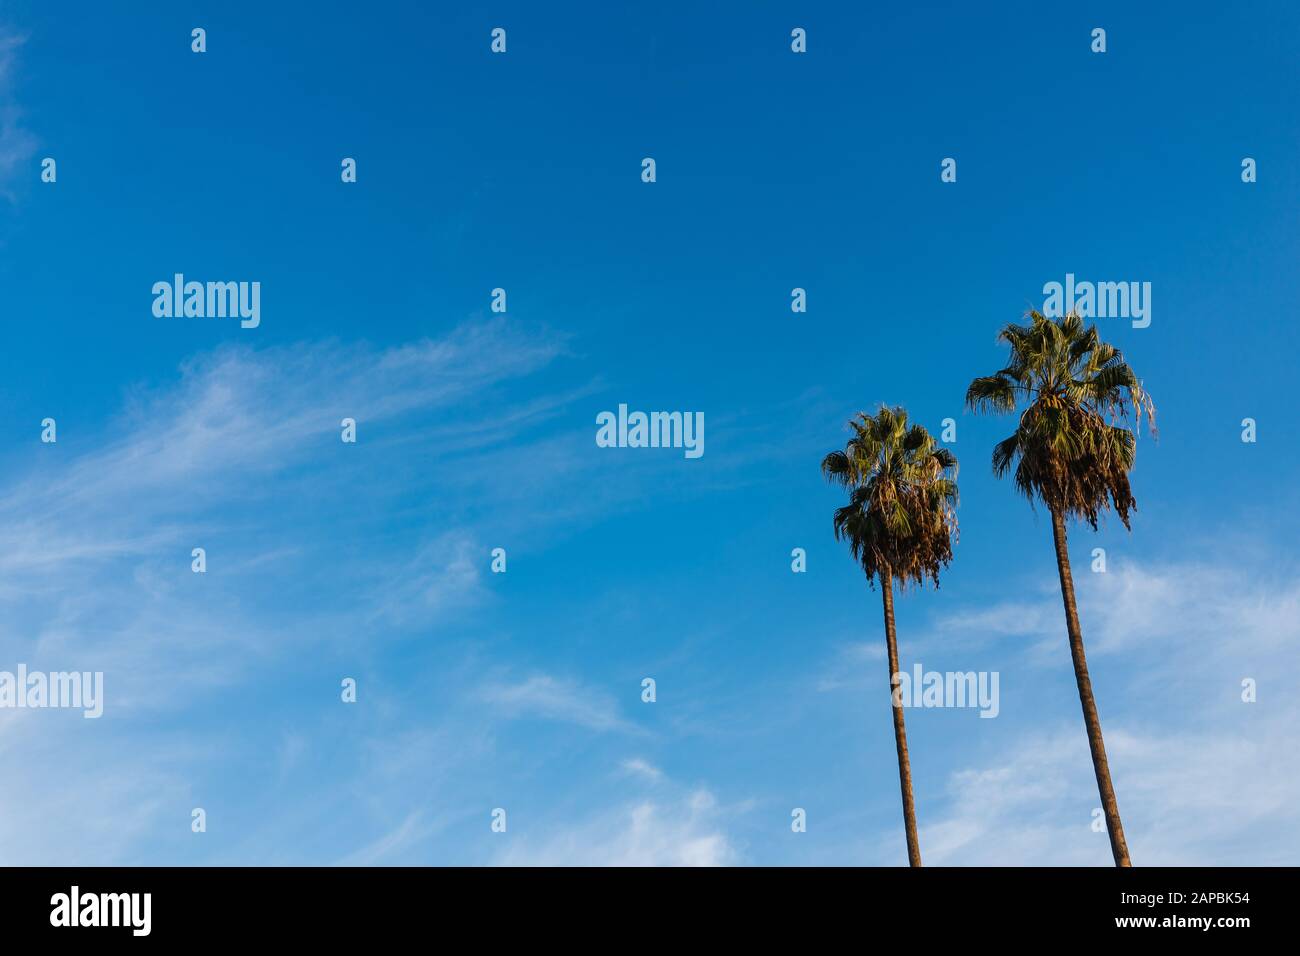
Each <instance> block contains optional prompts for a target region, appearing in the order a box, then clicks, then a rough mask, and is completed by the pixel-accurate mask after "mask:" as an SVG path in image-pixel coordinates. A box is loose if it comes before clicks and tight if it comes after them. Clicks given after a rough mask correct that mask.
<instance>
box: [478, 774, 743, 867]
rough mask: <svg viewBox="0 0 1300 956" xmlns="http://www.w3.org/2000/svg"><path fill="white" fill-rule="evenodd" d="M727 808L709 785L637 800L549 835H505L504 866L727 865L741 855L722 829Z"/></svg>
mask: <svg viewBox="0 0 1300 956" xmlns="http://www.w3.org/2000/svg"><path fill="white" fill-rule="evenodd" d="M726 816H727V810H726V809H725V808H722V807H720V806H719V805H718V802H717V800H716V798H715V797H714V796H713V794H712V793H711V792H710V791H709V790H707V789H694V790H690V791H689V792H685V793H683V794H681V795H680V796H678V797H675V798H672V799H663V800H635V801H632V802H630V803H626V804H623V805H621V806H619V807H617V808H615V809H614V810H610V811H605V812H602V813H599V814H597V815H595V816H592V817H589V818H586V819H583V820H580V821H571V822H567V823H566V822H564V821H554V822H555V823H556V825H555V826H552V827H548V835H547V836H544V837H534V836H532V835H525V834H506V835H505V836H506V837H507V838H508V839H509V846H508V847H507V848H506V849H504V850H502V851H501V852H500V853H499V854H498V856H497V858H496V861H495V862H496V863H498V864H499V865H503V866H729V865H732V864H735V863H738V862H740V859H741V856H740V853H739V851H738V849H737V848H736V846H735V845H734V844H733V842H732V840H731V839H730V838H729V837H728V835H727V833H726V832H725V830H724V828H723V824H724V822H725V819H726Z"/></svg>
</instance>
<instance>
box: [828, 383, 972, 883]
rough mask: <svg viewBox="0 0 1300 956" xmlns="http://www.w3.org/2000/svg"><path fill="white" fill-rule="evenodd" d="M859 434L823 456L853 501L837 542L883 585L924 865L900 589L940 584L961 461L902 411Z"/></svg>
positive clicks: (898, 728)
mask: <svg viewBox="0 0 1300 956" xmlns="http://www.w3.org/2000/svg"><path fill="white" fill-rule="evenodd" d="M849 427H850V428H852V429H853V437H852V438H850V439H849V442H848V444H847V445H846V446H845V448H844V450H843V451H833V452H831V453H830V454H829V455H827V456H826V457H825V458H824V459H822V474H824V475H825V476H826V478H827V479H828V480H830V481H832V482H835V483H836V484H839V485H842V486H844V487H845V488H847V489H849V503H848V504H847V505H845V506H844V507H842V508H837V509H836V511H835V518H834V528H835V537H836V539H837V540H844V541H847V542H848V544H849V552H850V553H851V554H852V555H853V557H854V559H855V560H857V561H858V563H859V564H861V565H862V570H863V571H864V572H866V575H867V581H868V583H871V582H873V581H877V580H878V581H879V582H880V591H881V594H882V596H883V600H884V609H885V644H886V647H887V649H888V651H889V687H890V699H891V700H892V702H893V712H894V745H895V747H896V749H897V750H898V782H899V787H900V789H901V790H902V795H903V827H904V830H905V832H906V834H907V858H908V862H909V863H910V864H911V865H912V866H920V865H921V847H920V843H919V842H918V840H917V835H916V804H915V802H914V800H913V798H912V765H911V761H910V760H909V759H908V756H907V728H906V727H905V726H904V724H903V703H902V699H901V697H900V695H899V694H898V693H896V692H895V687H896V686H897V683H898V677H897V675H898V674H899V669H898V640H897V636H896V635H895V632H894V585H895V583H897V585H898V588H899V590H900V591H901V590H905V589H906V588H907V586H908V585H909V584H917V585H920V584H922V583H924V581H925V578H926V577H929V578H931V579H932V580H933V581H934V583H935V585H936V586H937V585H938V583H939V570H940V568H942V567H943V566H944V565H946V564H948V562H949V561H951V560H952V542H953V540H954V539H955V538H956V536H957V512H956V506H957V459H956V458H955V457H953V455H952V453H951V452H949V451H948V449H946V448H942V447H940V446H938V445H937V444H936V443H935V440H934V439H933V438H931V437H930V434H929V432H927V431H926V430H925V429H924V428H923V427H922V426H920V425H909V424H908V422H907V412H906V410H904V409H903V408H889V407H888V406H885V405H882V406H881V407H880V411H879V412H877V413H876V414H875V415H874V416H871V415H867V414H866V413H865V412H861V413H859V414H858V417H857V418H856V419H854V420H852V421H850V422H849Z"/></svg>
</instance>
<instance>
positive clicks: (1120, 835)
mask: <svg viewBox="0 0 1300 956" xmlns="http://www.w3.org/2000/svg"><path fill="white" fill-rule="evenodd" d="M1052 540H1053V542H1054V543H1055V545H1056V570H1057V571H1058V572H1059V573H1060V576H1061V599H1062V600H1063V601H1064V602H1065V629H1066V631H1067V632H1068V633H1069V635H1070V656H1071V657H1072V658H1074V680H1075V683H1077V684H1078V685H1079V703H1080V704H1082V705H1083V723H1084V726H1085V727H1086V728H1087V729H1088V747H1089V748H1090V749H1091V750H1092V768H1093V770H1094V771H1095V772H1096V774H1097V792H1098V793H1099V794H1100V795H1101V809H1102V812H1104V813H1105V815H1106V830H1107V832H1109V833H1110V851H1111V853H1112V854H1113V855H1114V857H1115V865H1116V866H1132V865H1133V863H1132V861H1130V860H1129V856H1128V843H1127V842H1126V841H1125V840H1124V826H1123V824H1121V823H1120V821H1119V802H1118V801H1117V800H1116V799H1115V788H1114V787H1113V786H1112V785H1111V782H1110V764H1109V763H1107V762H1106V743H1105V741H1103V740H1102V739H1101V718H1100V717H1098V716H1097V701H1096V700H1095V699H1094V698H1093V696H1092V680H1091V679H1090V678H1089V677H1088V661H1087V658H1085V657H1084V654H1083V633H1082V631H1080V629H1079V608H1078V606H1077V605H1076V604H1075V603H1074V577H1073V575H1071V573H1070V552H1069V550H1068V549H1067V547H1066V542H1065V519H1064V518H1063V517H1062V516H1061V515H1060V514H1059V513H1058V512H1057V511H1056V510H1055V509H1052Z"/></svg>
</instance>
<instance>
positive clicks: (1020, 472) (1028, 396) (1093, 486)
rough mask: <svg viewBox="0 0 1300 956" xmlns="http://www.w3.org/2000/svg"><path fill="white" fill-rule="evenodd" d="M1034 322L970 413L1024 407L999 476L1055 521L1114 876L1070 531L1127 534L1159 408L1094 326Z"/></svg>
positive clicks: (976, 384) (1123, 851) (1112, 820)
mask: <svg viewBox="0 0 1300 956" xmlns="http://www.w3.org/2000/svg"><path fill="white" fill-rule="evenodd" d="M1027 318H1028V319H1029V324H1028V325H1008V326H1007V327H1006V328H1004V329H1003V330H1002V331H1001V332H1000V333H999V335H998V339H999V340H1000V341H1002V342H1005V343H1006V344H1007V345H1008V346H1010V348H1011V356H1010V359H1009V360H1008V361H1007V365H1006V367H1005V368H1003V369H1000V370H999V371H997V372H995V373H993V374H992V375H985V376H983V377H982V378H977V379H975V380H974V381H973V382H971V383H970V388H969V389H967V391H966V405H967V407H969V408H971V409H973V410H975V411H991V412H1014V411H1016V410H1017V409H1018V408H1020V407H1021V406H1023V411H1021V413H1020V421H1019V424H1018V425H1017V426H1016V431H1015V433H1014V434H1013V435H1011V437H1010V438H1007V439H1006V440H1004V441H1002V442H999V443H998V445H997V446H996V447H995V448H994V449H993V471H994V474H996V475H997V476H998V477H1002V476H1004V475H1006V474H1007V473H1008V472H1010V471H1011V468H1012V466H1013V465H1014V466H1015V482H1016V488H1017V489H1018V490H1019V491H1020V492H1021V493H1023V494H1024V495H1025V496H1026V497H1027V498H1029V500H1030V501H1031V502H1033V501H1035V500H1038V501H1041V502H1042V503H1043V504H1044V505H1046V506H1047V510H1048V511H1049V512H1050V513H1051V516H1052V542H1053V544H1054V545H1055V548H1056V569H1057V572H1058V574H1059V576H1060V579H1061V599H1062V601H1063V602H1064V604H1065V629H1066V633H1067V634H1068V635H1069V639H1070V656H1071V657H1072V658H1073V660H1074V679H1075V683H1076V684H1078V687H1079V703H1080V704H1081V705H1082V707H1083V723H1084V726H1085V727H1086V728H1087V731H1088V746H1089V748H1090V749H1091V750H1092V766H1093V770H1094V771H1095V773H1096V775H1097V791H1098V793H1099V794H1100V795H1101V805H1102V810H1103V811H1104V812H1105V815H1106V829H1107V831H1108V832H1109V833H1110V848H1111V853H1112V854H1114V857H1115V865H1116V866H1132V865H1133V864H1132V862H1131V861H1130V860H1129V854H1128V844H1127V843H1126V842H1125V840H1124V827H1123V825H1122V824H1121V823H1120V819H1119V803H1118V802H1117V801H1116V799H1115V788H1114V786H1113V785H1112V784H1111V780H1110V765H1109V764H1108V763H1107V762H1106V745H1105V742H1104V741H1103V740H1102V736H1101V718H1100V717H1098V716H1097V702H1096V700H1094V699H1093V695H1092V681H1091V680H1090V679H1089V677H1088V662H1087V659H1086V657H1085V656H1084V653H1083V634H1082V632H1081V631H1080V629H1079V609H1078V606H1077V605H1076V603H1075V600H1074V578H1073V576H1072V575H1071V573H1070V554H1069V550H1068V548H1067V545H1066V535H1065V522H1066V520H1067V519H1070V518H1084V519H1086V520H1087V521H1088V524H1090V525H1091V526H1092V528H1093V530H1094V531H1095V530H1096V528H1097V516H1098V515H1099V514H1100V513H1102V512H1104V511H1106V510H1107V509H1108V508H1110V507H1114V509H1115V512H1116V513H1117V514H1118V515H1119V518H1120V520H1121V521H1123V522H1124V527H1125V528H1128V527H1129V512H1130V511H1131V510H1133V509H1135V508H1136V507H1137V501H1136V500H1135V499H1134V498H1133V492H1132V491H1131V489H1130V488H1129V477H1128V474H1129V471H1130V470H1131V469H1132V468H1133V458H1134V455H1135V452H1136V448H1137V435H1138V432H1139V430H1140V427H1141V422H1142V418H1143V417H1144V416H1145V417H1146V419H1147V421H1148V422H1149V423H1150V425H1151V430H1152V432H1154V431H1155V406H1154V405H1153V404H1152V402H1151V399H1150V398H1149V397H1148V396H1147V394H1146V392H1145V391H1143V389H1142V384H1141V383H1140V382H1139V381H1138V378H1137V376H1136V375H1134V374H1133V370H1132V369H1131V368H1129V366H1128V364H1127V363H1126V362H1125V361H1124V357H1123V355H1121V354H1120V351H1119V349H1117V348H1115V347H1114V346H1113V345H1109V344H1107V343H1105V342H1103V341H1102V340H1101V338H1100V337H1099V336H1098V335H1097V328H1096V326H1092V325H1090V326H1087V327H1086V328H1085V327H1084V324H1083V320H1082V319H1081V318H1080V317H1079V316H1078V315H1077V314H1076V313H1073V312H1072V313H1070V314H1069V315H1067V316H1065V317H1064V318H1061V319H1049V318H1046V317H1045V316H1043V315H1042V314H1041V313H1038V312H1030V313H1029V314H1028V316H1027ZM1130 419H1131V422H1132V427H1131V429H1130V427H1129V423H1130Z"/></svg>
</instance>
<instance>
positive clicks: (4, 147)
mask: <svg viewBox="0 0 1300 956" xmlns="http://www.w3.org/2000/svg"><path fill="white" fill-rule="evenodd" d="M24 42H26V37H23V36H21V35H19V34H17V33H14V32H12V31H11V30H7V29H5V28H3V27H0V196H3V197H5V198H7V199H12V198H13V186H14V182H15V179H16V177H17V176H19V175H20V170H21V169H22V167H24V166H25V165H26V164H27V163H28V162H29V161H30V160H31V158H32V157H33V156H34V155H35V154H36V137H35V136H33V135H32V133H31V132H30V131H29V130H27V129H26V128H25V127H24V126H23V114H22V110H21V109H20V108H19V106H18V103H17V101H16V100H15V97H14V71H15V65H16V63H17V59H18V50H19V49H20V48H21V47H22V45H23V43H24Z"/></svg>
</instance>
